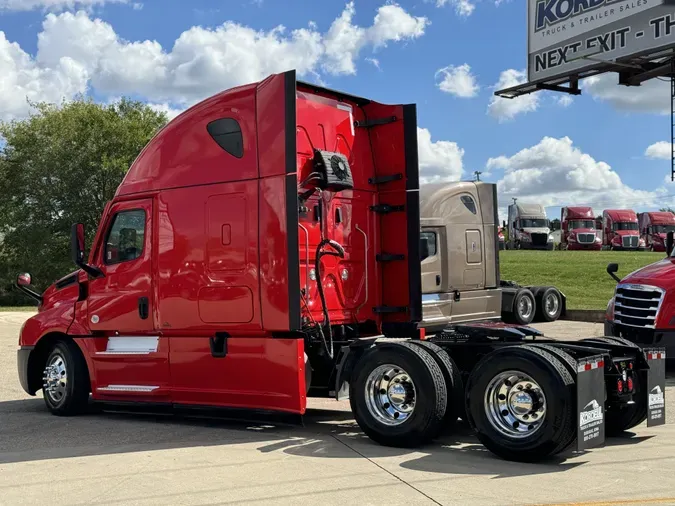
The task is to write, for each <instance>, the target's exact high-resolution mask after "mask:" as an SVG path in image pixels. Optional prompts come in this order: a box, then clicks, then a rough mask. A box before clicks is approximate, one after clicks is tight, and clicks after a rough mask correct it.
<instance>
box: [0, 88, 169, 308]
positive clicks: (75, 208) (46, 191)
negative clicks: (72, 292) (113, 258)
mask: <svg viewBox="0 0 675 506" xmlns="http://www.w3.org/2000/svg"><path fill="white" fill-rule="evenodd" d="M31 105H32V106H33V108H34V112H33V113H32V114H31V115H30V116H29V117H28V118H26V119H23V120H15V121H12V122H0V137H1V138H2V140H3V141H4V146H2V141H0V147H2V151H0V196H1V198H0V240H1V241H2V242H1V243H0V304H13V303H21V304H25V303H26V302H27V299H26V297H25V296H23V295H21V294H19V293H17V291H16V290H14V291H11V285H12V284H13V282H14V279H15V277H16V275H17V273H18V272H22V271H27V272H30V273H31V275H32V276H33V280H34V281H33V284H34V285H35V286H36V287H37V288H38V289H39V290H43V289H45V288H46V287H47V286H48V285H49V284H51V283H52V282H54V281H55V280H56V279H58V278H60V277H62V276H64V275H65V274H67V273H68V272H71V271H73V270H74V269H75V267H74V266H73V265H72V263H71V261H70V227H71V225H72V224H73V223H75V222H81V223H84V225H85V227H86V229H87V244H91V240H92V237H93V234H94V233H95V230H96V227H97V225H98V221H99V219H100V217H101V214H102V212H103V208H104V207H105V204H106V202H107V201H109V200H110V199H111V198H112V197H113V196H114V193H115V191H116V189H117V186H118V185H119V184H120V182H121V181H122V178H123V177H124V175H125V174H126V172H127V170H128V169H129V166H130V165H131V163H132V162H133V161H134V159H135V158H136V157H137V156H138V154H139V153H140V151H141V150H142V149H143V147H144V146H145V145H146V144H147V143H148V141H149V140H150V139H151V138H152V137H153V136H154V135H155V133H156V132H157V131H158V130H159V129H160V128H161V127H162V126H164V125H165V124H166V122H167V117H166V114H164V113H160V112H156V111H154V110H153V109H151V108H150V107H149V106H147V105H146V104H143V103H141V102H136V101H131V100H127V99H122V100H119V101H117V102H114V103H112V104H106V105H104V104H98V103H95V102H94V101H93V100H91V99H88V98H84V97H78V98H77V99H76V100H74V101H69V102H64V103H63V104H61V105H60V106H58V105H54V104H46V103H38V104H31Z"/></svg>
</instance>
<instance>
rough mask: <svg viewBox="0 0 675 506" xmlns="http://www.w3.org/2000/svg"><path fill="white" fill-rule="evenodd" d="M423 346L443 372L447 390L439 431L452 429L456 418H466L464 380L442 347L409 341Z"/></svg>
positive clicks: (424, 342) (426, 342) (425, 342)
mask: <svg viewBox="0 0 675 506" xmlns="http://www.w3.org/2000/svg"><path fill="white" fill-rule="evenodd" d="M411 343H412V344H417V345H419V346H422V347H423V348H425V349H426V350H427V351H428V352H429V353H431V355H432V356H433V357H434V360H435V361H436V363H437V364H438V367H440V368H441V372H443V378H444V379H445V386H446V389H447V391H448V407H447V408H446V410H445V416H444V417H443V425H442V427H441V431H446V430H449V429H452V428H453V427H454V426H455V424H456V423H457V419H458V418H461V419H462V420H466V398H465V395H464V382H463V381H462V375H461V374H460V372H459V368H458V367H457V364H456V363H455V361H454V360H452V357H450V355H449V354H448V352H447V351H445V350H444V349H443V348H441V347H440V346H438V345H437V344H434V343H430V342H428V341H411Z"/></svg>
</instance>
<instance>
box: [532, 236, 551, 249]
mask: <svg viewBox="0 0 675 506" xmlns="http://www.w3.org/2000/svg"><path fill="white" fill-rule="evenodd" d="M547 240H548V234H532V245H533V246H546V241H547Z"/></svg>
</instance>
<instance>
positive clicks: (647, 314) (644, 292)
mask: <svg viewBox="0 0 675 506" xmlns="http://www.w3.org/2000/svg"><path fill="white" fill-rule="evenodd" d="M664 293H665V292H664V290H662V289H661V288H658V287H656V286H647V285H630V284H620V285H617V287H616V294H615V296H614V321H615V322H616V323H622V324H624V325H630V326H632V327H642V328H648V329H653V328H655V325H656V315H657V314H658V312H659V308H660V307H661V302H662V301H663V295H664Z"/></svg>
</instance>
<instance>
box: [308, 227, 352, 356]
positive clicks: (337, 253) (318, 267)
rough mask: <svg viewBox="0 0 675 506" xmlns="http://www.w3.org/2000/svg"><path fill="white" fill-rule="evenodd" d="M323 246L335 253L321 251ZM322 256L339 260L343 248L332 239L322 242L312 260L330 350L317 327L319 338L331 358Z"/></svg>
mask: <svg viewBox="0 0 675 506" xmlns="http://www.w3.org/2000/svg"><path fill="white" fill-rule="evenodd" d="M325 246H330V247H331V248H333V249H334V250H335V251H323V248H324V247H325ZM324 256H335V257H339V258H344V257H345V250H344V248H343V247H342V246H341V245H340V244H339V243H338V242H336V241H333V240H332V239H324V240H322V241H321V242H320V243H319V245H318V246H317V248H316V255H315V260H314V270H315V271H316V286H317V289H318V290H319V298H320V299H321V307H322V309H323V324H322V326H323V327H324V328H327V331H328V342H329V343H330V348H329V346H328V343H326V339H325V334H324V332H323V328H321V327H319V330H320V332H321V337H323V339H324V346H325V347H326V352H327V353H328V356H329V357H330V358H331V359H332V358H333V329H332V327H331V325H330V315H329V314H328V305H327V304H326V296H325V295H324V293H323V279H322V277H321V257H324Z"/></svg>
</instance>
